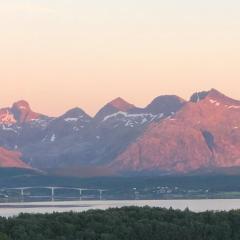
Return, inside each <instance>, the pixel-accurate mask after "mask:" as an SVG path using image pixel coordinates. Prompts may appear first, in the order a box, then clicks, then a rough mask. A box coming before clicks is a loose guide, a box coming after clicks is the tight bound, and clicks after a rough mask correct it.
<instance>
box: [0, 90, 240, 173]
mask: <svg viewBox="0 0 240 240" xmlns="http://www.w3.org/2000/svg"><path fill="white" fill-rule="evenodd" d="M0 167H16V168H28V169H31V168H33V169H39V170H41V171H44V172H50V173H55V174H61V175H77V176H83V175H84V176H96V175H125V174H129V175H133V174H190V173H206V172H215V171H224V170H226V171H227V170H229V169H232V168H237V167H240V101H237V100H234V99H231V98H229V97H227V96H225V95H224V94H222V93H220V92H219V91H217V90H215V89H211V90H210V91H204V92H197V93H194V94H193V95H192V96H191V98H190V100H188V101H186V100H184V99H182V98H180V97H178V96H175V95H164V96H159V97H157V98H155V99H154V100H153V101H152V102H151V103H150V104H149V105H147V106H146V107H145V108H139V107H136V106H134V105H133V104H130V103H128V102H126V101H125V100H124V99H122V98H116V99H115V100H113V101H111V102H109V103H108V104H106V105H105V106H103V108H102V109H100V110H99V112H98V113H97V114H96V115H95V116H94V117H91V116H89V115H88V114H87V113H86V112H85V111H84V110H82V109H80V108H74V109H71V110H69V111H67V112H66V113H64V114H63V115H62V116H60V117H49V116H46V115H44V114H39V113H36V112H34V111H33V110H32V109H31V107H30V105H29V104H28V103H27V102H26V101H23V100H22V101H18V102H16V103H14V104H13V106H12V107H8V108H3V109H0Z"/></svg>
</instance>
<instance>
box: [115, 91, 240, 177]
mask: <svg viewBox="0 0 240 240" xmlns="http://www.w3.org/2000/svg"><path fill="white" fill-rule="evenodd" d="M110 165H111V167H112V168H114V169H115V170H116V171H120V172H121V171H122V172H125V171H133V172H134V171H139V172H141V171H156V170H159V171H161V172H165V173H174V172H178V173H187V172H191V171H196V170H201V169H202V170H206V169H208V170H211V169H216V168H230V167H233V166H239V165H240V102H239V101H236V100H233V99H231V98H228V97H226V96H224V95H223V94H221V93H220V92H218V91H217V90H215V89H212V90H211V91H209V92H203V93H198V94H194V95H193V96H192V97H191V101H190V102H188V103H186V104H185V105H184V107H183V108H182V109H181V110H180V111H178V112H177V113H176V114H175V115H174V116H171V117H170V118H167V119H165V120H163V121H162V122H159V123H154V124H151V125H150V126H149V127H148V128H147V129H146V131H145V132H144V133H143V134H142V135H141V137H139V138H138V139H137V141H136V142H134V143H132V144H130V146H129V147H128V148H127V149H126V150H125V151H124V152H123V153H121V154H120V155H119V156H118V157H117V158H116V159H115V160H114V161H113V162H111V164H110Z"/></svg>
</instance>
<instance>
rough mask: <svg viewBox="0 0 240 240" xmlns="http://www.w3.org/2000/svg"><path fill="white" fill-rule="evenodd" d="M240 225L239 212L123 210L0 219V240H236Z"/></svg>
mask: <svg viewBox="0 0 240 240" xmlns="http://www.w3.org/2000/svg"><path fill="white" fill-rule="evenodd" d="M239 226H240V210H239V211H237V210H236V211H230V212H211V211H210V212H203V213H194V212H191V211H189V210H188V209H186V210H185V211H180V210H173V209H162V208H150V207H143V208H139V207H124V208H119V209H109V210H106V211H102V210H90V211H87V212H82V213H73V212H70V213H53V214H32V215H31V214H21V215H19V216H18V217H14V218H8V219H7V218H0V240H54V239H56V240H95V239H96V240H97V239H99V240H124V239H126V240H135V239H136V240H155V239H159V240H160V239H162V240H193V239H194V240H205V239H206V240H228V239H234V240H239V239H240V227H239Z"/></svg>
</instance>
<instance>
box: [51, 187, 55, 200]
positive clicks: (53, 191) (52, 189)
mask: <svg viewBox="0 0 240 240" xmlns="http://www.w3.org/2000/svg"><path fill="white" fill-rule="evenodd" d="M51 191H52V192H51V197H52V202H54V200H55V199H54V197H55V188H54V187H52V188H51Z"/></svg>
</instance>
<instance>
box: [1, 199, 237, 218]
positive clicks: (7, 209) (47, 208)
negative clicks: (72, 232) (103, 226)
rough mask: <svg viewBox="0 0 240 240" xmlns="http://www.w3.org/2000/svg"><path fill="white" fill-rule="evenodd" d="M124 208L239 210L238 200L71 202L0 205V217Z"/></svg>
mask: <svg viewBox="0 0 240 240" xmlns="http://www.w3.org/2000/svg"><path fill="white" fill-rule="evenodd" d="M124 206H139V207H141V206H150V207H163V208H170V207H172V208H174V209H181V210H184V209H186V208H189V209H190V210H192V211H195V212H202V211H206V210H213V211H222V210H224V211H228V210H232V209H240V200H239V199H219V200H218V199H212V200H211V199H207V200H150V201H149V200H147V201H73V202H38V203H37V202H34V203H3V204H0V216H5V217H11V216H16V215H18V214H19V213H53V212H68V211H73V212H82V211H87V210H90V209H102V210H105V209H108V208H116V207H124Z"/></svg>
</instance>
